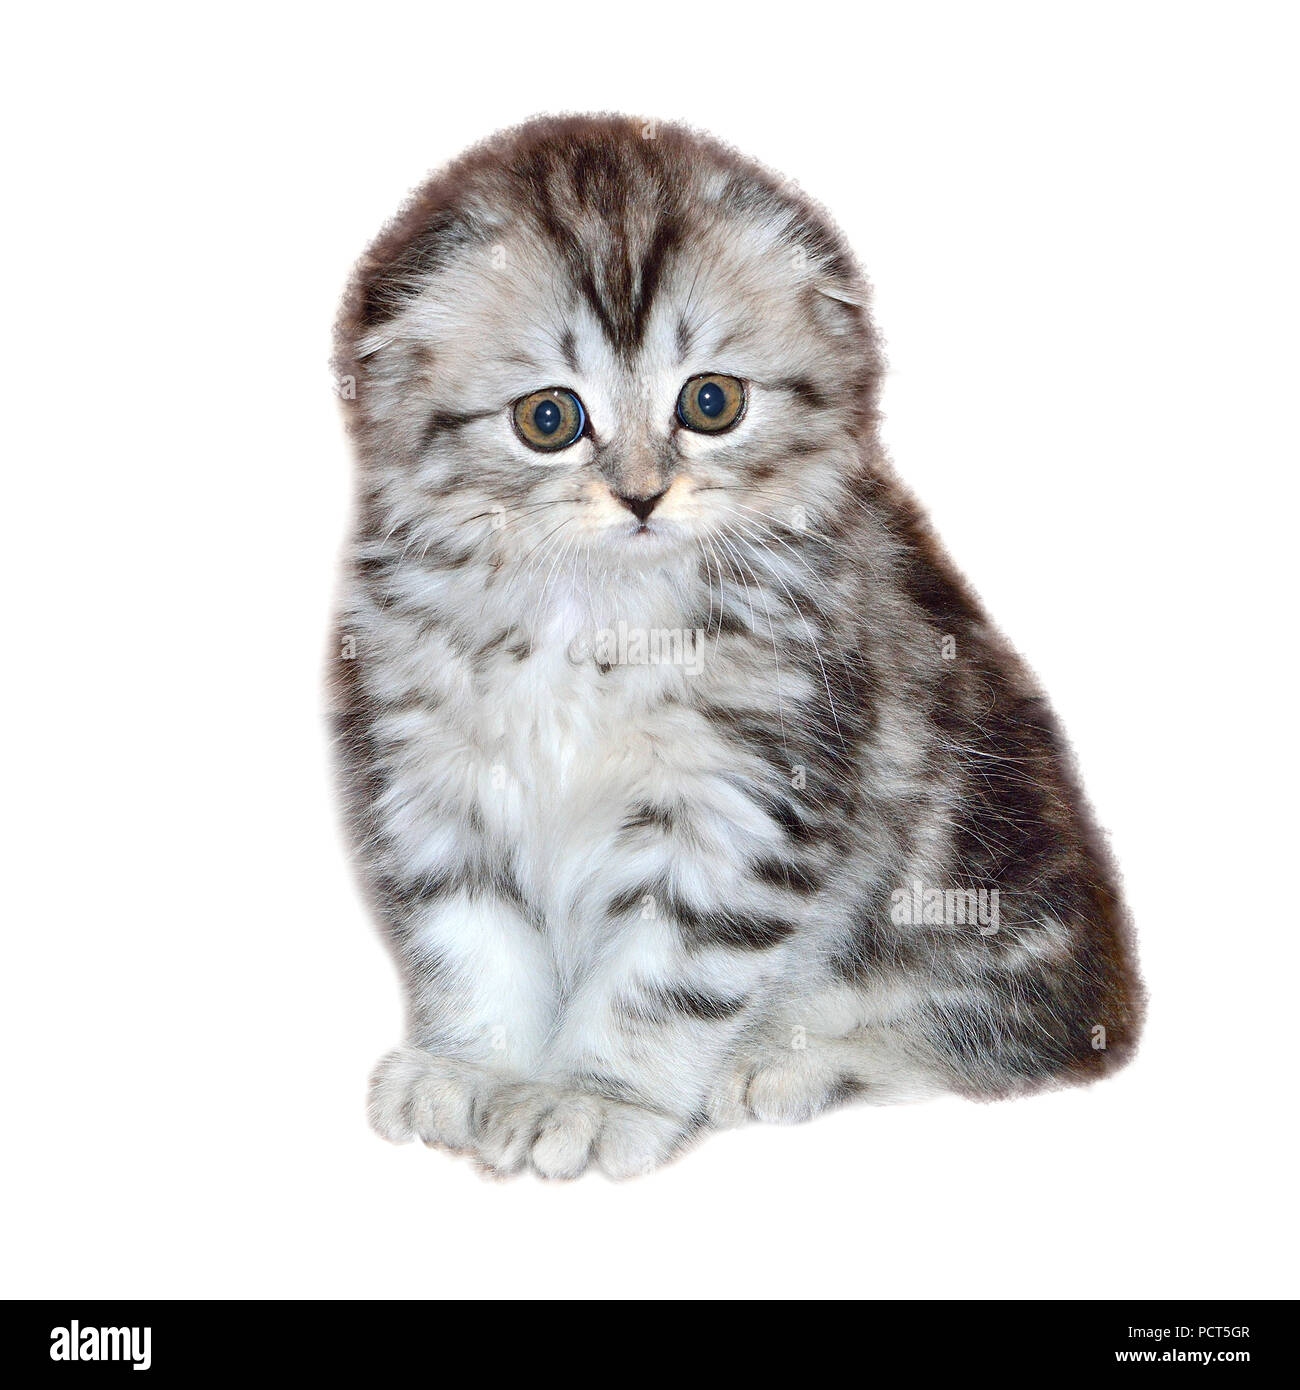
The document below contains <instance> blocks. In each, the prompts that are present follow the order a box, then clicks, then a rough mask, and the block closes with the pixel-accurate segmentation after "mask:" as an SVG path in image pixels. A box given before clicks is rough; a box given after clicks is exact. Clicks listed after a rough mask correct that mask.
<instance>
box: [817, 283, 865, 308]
mask: <svg viewBox="0 0 1300 1390" xmlns="http://www.w3.org/2000/svg"><path fill="white" fill-rule="evenodd" d="M817 290H818V292H819V293H821V294H824V295H825V296H826V298H827V299H834V300H837V301H838V302H839V303H840V304H852V305H853V307H854V308H855V309H861V308H862V307H863V306H864V305H865V304H866V302H867V295H866V291H865V290H864V289H863V288H862V286H861V285H846V284H844V282H843V281H841V280H818V281H817Z"/></svg>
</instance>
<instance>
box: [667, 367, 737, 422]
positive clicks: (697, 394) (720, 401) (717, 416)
mask: <svg viewBox="0 0 1300 1390" xmlns="http://www.w3.org/2000/svg"><path fill="white" fill-rule="evenodd" d="M744 413H745V387H744V384H743V383H742V382H740V381H737V380H736V378H735V377H734V376H718V375H717V373H716V372H709V373H708V374H707V375H705V376H693V377H692V378H691V379H690V380H689V381H688V382H687V383H686V385H685V386H683V387H682V394H681V395H680V396H678V397H677V418H678V419H679V420H680V421H681V422H682V424H683V425H685V426H686V428H687V429H688V430H698V431H699V432H700V433H701V434H721V433H722V431H723V430H729V429H730V428H731V427H732V425H734V424H735V423H736V421H737V420H739V419H740V417H741V416H742V415H743V414H744Z"/></svg>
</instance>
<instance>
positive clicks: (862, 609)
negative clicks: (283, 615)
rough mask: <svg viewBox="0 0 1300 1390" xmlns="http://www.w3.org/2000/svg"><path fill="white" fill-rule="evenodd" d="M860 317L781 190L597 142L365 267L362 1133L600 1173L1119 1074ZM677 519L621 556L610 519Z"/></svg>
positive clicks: (497, 1161)
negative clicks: (389, 996) (881, 1107)
mask: <svg viewBox="0 0 1300 1390" xmlns="http://www.w3.org/2000/svg"><path fill="white" fill-rule="evenodd" d="M866 299H867V292H866V287H865V285H864V282H863V280H862V278H861V276H860V274H859V272H858V270H857V268H856V266H855V264H854V262H853V260H852V258H851V256H850V255H849V253H848V252H847V250H846V249H845V247H844V246H843V244H842V243H841V240H840V238H839V235H838V233H837V232H836V231H835V230H834V229H833V227H831V226H830V225H829V223H828V222H827V220H826V218H825V216H824V215H823V214H822V213H821V212H820V211H819V210H818V209H816V208H815V207H813V206H812V205H811V204H810V203H809V202H808V201H807V200H806V199H805V198H804V197H803V196H802V195H800V194H799V193H798V192H797V191H795V190H792V189H791V188H790V187H789V186H787V185H784V184H782V183H781V182H780V181H779V180H777V179H776V178H774V177H773V176H772V175H770V174H768V173H767V172H765V171H763V170H762V169H760V168H758V167H756V166H754V165H752V164H751V163H749V162H748V161H746V160H743V159H741V158H740V157H738V156H737V155H736V154H734V153H733V152H731V151H729V150H727V149H725V148H723V147H721V146H719V145H718V144H716V143H714V142H712V141H710V140H708V139H705V138H702V137H699V136H697V135H694V134H692V133H691V132H689V131H686V130H684V129H681V128H678V127H672V126H665V125H658V126H656V125H651V124H645V123H642V122H640V121H631V120H626V119H622V118H616V117H595V118H590V117H572V118H562V119H547V120H540V121H535V122H532V123H530V124H528V125H526V126H524V127H522V128H520V129H518V130H515V131H511V132H507V133H506V134H504V135H501V136H498V137H496V138H494V139H493V140H491V141H489V142H488V143H487V144H485V145H483V146H481V147H479V148H478V149H476V150H474V151H472V152H471V153H470V154H469V155H467V156H465V157H464V158H462V159H461V160H460V161H458V162H457V163H456V164H455V165H453V166H452V167H451V168H450V169H449V170H447V171H445V172H443V173H442V174H440V175H438V176H437V177H435V178H434V179H432V180H431V181H430V182H429V183H428V184H427V185H426V186H425V187H424V188H423V189H422V190H421V191H420V192H419V193H418V194H417V195H416V196H415V197H414V199H413V200H412V201H411V203H410V204H409V205H408V206H407V208H406V209H405V210H404V211H403V213H402V214H400V216H399V217H398V219H397V220H396V221H395V222H394V223H393V224H392V225H391V226H390V227H389V228H388V229H387V230H386V231H385V232H384V233H383V235H382V236H381V237H380V239H379V240H378V242H377V243H376V244H375V246H374V247H372V249H371V251H370V253H369V254H368V255H367V256H366V257H365V259H364V260H363V261H362V263H361V266H360V268H359V270H358V273H357V275H356V278H355V281H354V283H353V286H352V288H351V291H350V293H349V295H348V298H347V301H346V304H345V308H344V312H343V315H342V318H341V321H340V331H339V343H338V358H337V361H336V369H337V371H338V373H339V376H340V378H341V380H342V381H343V382H344V384H345V391H344V394H345V396H348V397H354V399H351V400H350V402H349V406H348V413H349V423H350V427H351V430H352V433H353V437H354V440H355V445H356V450H357V454H358V460H359V473H360V489H359V501H358V509H357V520H356V532H355V538H354V542H353V545H352V549H351V552H350V562H349V568H348V576H347V581H346V588H345V594H344V598H343V602H342V606H341V613H340V620H339V632H338V642H337V648H336V652H335V659H334V661H333V669H332V674H331V686H332V698H333V707H334V715H335V722H336V730H337V749H338V756H339V764H340V769H341V778H342V783H343V787H344V792H345V796H346V801H347V805H348V808H349V826H350V832H351V835H352V838H353V842H354V844H355V848H356V853H357V857H358V860H359V864H360V868H361V872H362V875H363V878H364V882H365V884H366V885H367V889H368V891H369V893H370V896H371V899H372V901H373V903H374V907H375V911H376V913H377V915H378V917H379V918H380V920H381V922H382V924H383V927H384V929H385V932H386V934H387V938H388V940H389V941H390V942H391V945H392V949H393V952H394V954H395V956H396V959H397V961H398V962H399V965H400V968H401V971H402V975H403V979H404V981H405V985H406V991H407V999H408V1019H407V1031H406V1039H405V1042H404V1043H403V1044H402V1045H401V1046H399V1047H398V1048H397V1049H396V1050H395V1051H394V1052H392V1053H391V1054H390V1055H389V1056H387V1057H385V1058H384V1059H383V1060H382V1062H381V1063H380V1064H379V1067H378V1069H377V1071H376V1073H375V1076H374V1079H373V1082H372V1088H371V1095H370V1113H371V1119H372V1122H373V1124H374V1125H375V1127H376V1128H377V1129H378V1130H379V1131H380V1133H382V1134H384V1135H385V1136H387V1137H389V1138H391V1139H394V1140H404V1139H408V1138H412V1137H418V1138H420V1139H423V1140H424V1141H425V1142H427V1143H429V1144H432V1145H437V1146H440V1147H444V1148H447V1149H450V1150H453V1151H458V1152H464V1153H468V1154H470V1155H473V1156H474V1157H475V1158H476V1159H477V1161H478V1162H479V1163H480V1164H481V1165H482V1166H483V1167H484V1168H485V1169H487V1170H489V1171H491V1172H493V1173H497V1174H509V1173H514V1172H519V1171H523V1170H526V1169H531V1170H533V1171H535V1172H537V1173H540V1174H542V1175H545V1176H547V1177H573V1176H576V1175H577V1174H579V1173H581V1172H583V1171H584V1170H586V1169H588V1168H597V1169H599V1170H602V1171H603V1172H605V1173H606V1174H609V1175H610V1176H613V1177H623V1176H628V1175H632V1174H638V1173H643V1172H646V1171H648V1170H650V1169H652V1168H654V1167H655V1166H656V1165H658V1164H660V1163H662V1162H663V1161H664V1160H666V1159H668V1158H669V1157H671V1156H672V1155H674V1154H675V1153H677V1152H678V1151H680V1150H681V1149H682V1148H683V1147H684V1146H686V1145H687V1144H688V1143H689V1142H690V1141H692V1140H694V1139H696V1138H698V1137H699V1136H701V1135H702V1134H703V1133H705V1132H707V1131H708V1130H709V1129H710V1128H713V1127H716V1126H720V1125H729V1124H735V1123H739V1122H742V1121H745V1120H748V1119H758V1120H766V1121H795V1120H803V1119H806V1118H808V1117H810V1116H813V1115H816V1114H817V1113H818V1112H820V1111H822V1110H824V1109H826V1108H827V1107H829V1106H833V1105H837V1104H840V1103H842V1102H845V1101H847V1100H849V1099H850V1098H857V1099H861V1100H863V1101H873V1102H885V1101H892V1100H900V1099H908V1098H915V1097H921V1096H926V1095H932V1094H936V1093H942V1092H958V1093H961V1094H965V1095H969V1096H974V1097H1000V1096H1007V1095H1012V1094H1016V1093H1020V1092H1023V1091H1026V1090H1028V1089H1033V1088H1038V1087H1042V1086H1045V1085H1049V1084H1055V1083H1060V1082H1066V1081H1088V1080H1091V1079H1093V1078H1095V1077H1097V1076H1098V1075H1101V1074H1102V1073H1104V1072H1105V1071H1107V1070H1109V1069H1110V1068H1112V1067H1113V1066H1114V1065H1115V1064H1116V1063H1118V1062H1119V1061H1121V1060H1123V1059H1124V1058H1125V1057H1126V1056H1127V1055H1128V1053H1129V1052H1130V1050H1131V1048H1132V1046H1133V1043H1134V1041H1135V1037H1136V1032H1137V1026H1138V1021H1139V1015H1140V999H1141V991H1140V986H1139V985H1138V982H1137V979H1136V975H1135V970H1134V966H1133V963H1132V955H1131V950H1130V946H1129V933H1128V928H1127V922H1126V917H1125V913H1124V909H1123V907H1122V905H1121V903H1120V900H1119V896H1118V892H1117V888H1116V883H1115V878H1114V873H1113V870H1112V868H1111V866H1110V864H1109V862H1108V858H1107V856H1106V854H1105V852H1104V850H1103V848H1102V847H1101V844H1100V842H1099V839H1098V836H1097V833H1096V831H1095V830H1094V829H1093V826H1092V824H1091V821H1090V818H1089V814H1088V811H1087V809H1086V807H1085V805H1084V803H1083V801H1082V798H1081V796H1080V793H1079V791H1078V788H1077V786H1076V783H1075V780H1074V776H1073V772H1072V768H1071V763H1070V759H1069V756H1068V753H1067V751H1066V750H1065V748H1064V745H1063V742H1062V739H1061V736H1060V734H1059V732H1058V731H1057V728H1056V725H1055V723H1054V721H1053V718H1052V716H1051V714H1050V712H1049V710H1048V708H1047V706H1046V705H1045V703H1044V701H1043V698H1042V696H1041V694H1040V692H1039V691H1038V689H1037V688H1036V686H1035V684H1034V681H1033V679H1032V677H1031V676H1030V674H1029V673H1028V672H1027V671H1026V669H1025V667H1024V666H1023V665H1022V663H1021V662H1020V660H1019V659H1018V658H1017V657H1016V656H1015V654H1014V653H1013V652H1012V651H1011V650H1010V649H1009V647H1008V646H1007V645H1006V644H1005V642H1004V641H1003V640H1002V638H1001V637H999V635H998V634H997V633H996V632H995V631H994V630H993V629H992V628H991V627H990V626H989V623H988V621H987V619H986V618H985V616H984V614H983V612H982V611H981V609H980V607H979V605H978V603H977V601H976V600H975V599H974V598H973V597H972V595H971V594H970V592H969V591H968V590H967V588H966V587H965V586H964V584H963V583H962V581H961V580H960V578H959V577H958V576H957V575H955V573H954V572H953V570H952V568H951V566H950V564H949V562H948V561H947V559H946V557H945V556H944V554H943V552H942V551H941V549H940V548H939V546H938V545H937V543H936V541H935V540H934V538H933V536H932V535H931V534H930V532H929V530H928V528H927V526H926V523H925V521H924V519H923V517H922V516H921V515H920V514H919V512H918V510H917V508H916V506H915V504H914V503H913V502H912V501H911V500H910V498H909V497H908V495H907V494H906V493H905V492H904V491H903V490H902V489H901V488H900V486H899V484H898V483H897V482H896V481H895V480H894V478H893V476H892V474H891V472H890V470H889V468H888V466H887V464H886V462H885V460H884V458H883V456H882V452H881V448H880V445H879V442H878V438H877V415H876V395H877V388H878V384H879V380H880V375H881V370H882V366H881V357H880V353H879V351H878V346H877V341H876V338H875V336H874V332H873V329H872V327H871V324H870V322H869V320H868V317H867V314H866V310H865V304H866ZM702 372H723V373H727V374H729V375H732V376H735V377H737V378H740V379H742V380H743V381H744V382H745V383H746V387H747V393H748V394H747V399H748V404H747V409H746V413H745V415H744V417H743V419H742V420H741V422H740V424H739V425H738V426H737V427H736V428H735V429H734V430H733V431H732V432H730V433H727V434H723V435H719V436H716V437H710V436H708V435H703V434H694V433H691V432H690V431H687V430H685V429H682V428H681V427H680V426H679V424H678V423H677V421H676V418H675V414H674V405H675V402H676V399H677V394H678V391H679V389H680V388H681V385H682V383H683V382H684V381H685V380H686V379H687V378H689V377H691V376H692V375H694V374H697V373H702ZM553 386H560V387H564V388H567V389H570V390H572V391H574V392H576V393H577V394H578V395H579V397H580V398H581V399H582V401H583V402H584V404H585V406H586V409H587V414H588V419H589V424H590V433H589V434H588V435H587V436H586V437H584V438H582V439H580V440H579V441H578V442H577V443H576V444H574V445H573V446H572V447H571V448H568V449H566V450H564V451H563V452H562V453H560V454H559V455H558V456H554V457H552V456H543V455H539V454H537V453H534V452H532V451H530V450H529V449H528V448H527V447H526V446H525V445H524V444H523V443H522V442H521V440H520V439H519V438H518V437H517V436H516V434H515V432H514V430H513V428H512V425H511V421H510V407H511V403H512V402H513V401H515V400H516V399H518V398H520V397H522V396H525V395H527V394H529V393H530V392H533V391H536V390H539V389H541V388H545V387H553ZM664 489H667V491H666V493H665V495H664V497H663V499H662V501H661V502H660V503H659V505H658V506H657V507H656V509H655V510H654V512H653V513H652V514H651V515H650V517H649V518H648V520H647V521H645V522H644V523H643V522H641V521H639V520H638V519H637V517H635V516H633V515H632V514H631V513H630V512H629V510H628V509H627V507H625V506H622V505H620V504H619V503H618V502H617V501H616V500H615V493H622V494H624V495H627V496H632V497H643V496H650V495H654V494H656V493H659V492H663V491H664ZM611 633H613V634H620V633H621V634H622V636H623V640H621V641H614V642H613V643H612V644H611V639H610V637H609V634H611ZM638 634H640V635H641V636H640V641H641V643H642V644H643V645H642V646H641V647H638V646H637V643H638V636H637V635H638ZM656 642H657V643H658V646H657V647H654V646H653V645H651V644H654V643H656ZM656 651H657V653H658V657H659V659H655V656H654V653H655V652H656ZM936 894H937V895H938V896H937V897H936V896H935V895H936ZM990 895H992V896H990ZM963 902H965V903H966V904H968V905H969V911H968V912H967V913H966V916H965V920H964V921H958V920H956V917H960V916H961V915H962V914H961V904H962V903H963ZM977 903H978V904H981V905H983V909H982V910H977V908H976V904H977ZM931 904H933V905H934V910H933V911H931V910H930V905H931ZM940 904H942V905H943V910H942V911H941V910H940ZM990 904H996V911H995V912H994V913H990V912H989V911H988V906H989V905H990ZM954 913H955V914H956V917H955V916H954Z"/></svg>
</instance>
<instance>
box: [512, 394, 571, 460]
mask: <svg viewBox="0 0 1300 1390" xmlns="http://www.w3.org/2000/svg"><path fill="white" fill-rule="evenodd" d="M510 414H511V418H512V419H513V420H514V423H515V433H516V434H517V435H518V436H519V438H520V439H522V440H523V441H524V443H525V444H527V445H528V447H529V448H530V449H537V450H540V451H541V452H542V453H544V454H551V453H554V452H555V451H556V450H557V449H567V448H568V447H569V445H570V444H572V443H573V441H574V440H575V439H577V437H578V436H579V435H580V434H581V433H582V431H583V429H584V428H585V426H586V423H587V414H586V412H585V411H584V410H583V408H582V402H581V401H580V400H579V399H578V398H577V396H575V395H574V394H573V392H572V391H566V390H564V389H563V387H560V386H548V387H547V388H546V390H545V391H534V392H533V393H532V395H531V396H522V397H520V399H519V400H517V401H516V402H515V403H514V406H513V407H512V409H511V412H510Z"/></svg>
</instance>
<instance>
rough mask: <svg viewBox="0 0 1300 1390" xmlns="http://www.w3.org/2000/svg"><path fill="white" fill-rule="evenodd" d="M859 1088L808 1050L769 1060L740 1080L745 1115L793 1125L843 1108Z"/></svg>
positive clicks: (820, 1057)
mask: <svg viewBox="0 0 1300 1390" xmlns="http://www.w3.org/2000/svg"><path fill="white" fill-rule="evenodd" d="M861 1089H862V1087H861V1084H860V1083H859V1082H858V1081H857V1080H856V1079H855V1078H854V1077H853V1076H851V1075H849V1074H848V1073H846V1072H844V1071H843V1070H841V1069H840V1068H838V1067H836V1066H835V1065H834V1063H833V1062H832V1061H831V1060H830V1059H828V1058H826V1057H822V1056H819V1055H818V1054H817V1053H815V1052H813V1051H811V1049H809V1050H802V1051H791V1052H790V1054H789V1055H788V1056H785V1057H779V1058H775V1059H773V1058H768V1059H766V1060H764V1061H763V1062H761V1063H759V1064H758V1065H755V1066H752V1067H751V1068H750V1069H749V1070H748V1071H747V1073H746V1074H745V1075H744V1077H743V1084H742V1091H741V1097H742V1100H741V1103H742V1106H743V1109H744V1111H745V1113H746V1114H748V1115H749V1116H751V1117H752V1118H753V1119H755V1120H762V1121H764V1122H765V1123H767V1124H781V1125H793V1124H799V1123H801V1122H802V1121H804V1120H811V1119H812V1117H813V1116H814V1115H820V1114H821V1112H822V1111H823V1110H829V1109H830V1108H831V1107H832V1106H835V1105H842V1104H843V1103H844V1102H845V1101H846V1100H850V1099H851V1098H852V1097H853V1096H855V1095H857V1094H858V1092H859V1091H860V1090H861Z"/></svg>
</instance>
